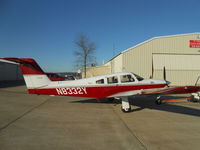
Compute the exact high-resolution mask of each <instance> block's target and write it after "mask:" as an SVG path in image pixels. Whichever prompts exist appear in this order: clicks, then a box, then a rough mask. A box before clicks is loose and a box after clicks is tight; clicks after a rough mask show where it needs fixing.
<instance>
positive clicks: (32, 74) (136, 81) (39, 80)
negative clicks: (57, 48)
mask: <svg viewBox="0 0 200 150" xmlns="http://www.w3.org/2000/svg"><path fill="white" fill-rule="evenodd" d="M1 59H5V60H9V61H14V62H17V63H19V64H20V68H21V70H22V74H23V77H24V80H25V83H26V86H27V89H28V92H29V93H30V94H39V95H40V94H44V95H59V96H76V97H87V98H96V99H101V98H120V99H121V100H122V111H123V112H129V111H131V107H130V104H129V100H128V97H129V96H133V95H138V94H142V93H143V92H145V90H148V89H158V88H163V87H165V86H167V85H168V84H169V82H168V81H165V80H158V79H143V78H142V77H140V76H138V75H136V74H133V73H128V72H123V73H114V74H107V75H102V76H97V77H92V78H85V79H79V80H71V81H51V80H49V78H48V77H47V75H46V74H45V72H44V71H43V70H42V69H41V68H40V67H39V65H38V64H37V63H36V61H35V60H34V59H31V58H1Z"/></svg>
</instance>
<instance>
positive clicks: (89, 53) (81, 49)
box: [74, 34, 96, 77]
mask: <svg viewBox="0 0 200 150" xmlns="http://www.w3.org/2000/svg"><path fill="white" fill-rule="evenodd" d="M75 45H76V46H77V47H78V49H77V50H76V51H74V55H75V56H76V57H77V61H76V64H77V66H79V67H81V68H83V71H84V77H86V67H87V66H89V65H91V64H92V62H93V59H94V52H95V50H96V44H95V43H94V42H91V41H90V40H89V38H88V37H87V36H86V35H85V34H80V35H79V36H78V38H77V39H76V40H75Z"/></svg>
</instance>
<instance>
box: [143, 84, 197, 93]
mask: <svg viewBox="0 0 200 150" xmlns="http://www.w3.org/2000/svg"><path fill="white" fill-rule="evenodd" d="M198 91H200V86H178V87H171V88H166V89H163V90H158V91H154V92H144V93H143V94H145V95H168V94H187V93H196V92H198Z"/></svg>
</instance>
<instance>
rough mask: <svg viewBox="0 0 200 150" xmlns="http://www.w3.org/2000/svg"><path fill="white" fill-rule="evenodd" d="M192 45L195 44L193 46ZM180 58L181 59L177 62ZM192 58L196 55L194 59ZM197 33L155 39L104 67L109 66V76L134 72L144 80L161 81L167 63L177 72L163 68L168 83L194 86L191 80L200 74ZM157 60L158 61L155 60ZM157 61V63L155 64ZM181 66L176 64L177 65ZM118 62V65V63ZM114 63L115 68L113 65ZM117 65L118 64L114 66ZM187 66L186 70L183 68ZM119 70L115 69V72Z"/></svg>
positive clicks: (126, 51) (199, 51) (198, 38)
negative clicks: (110, 68) (110, 70)
mask: <svg viewBox="0 0 200 150" xmlns="http://www.w3.org/2000/svg"><path fill="white" fill-rule="evenodd" d="M192 41H196V45H195V43H194V44H193V45H192ZM158 54H159V56H158ZM167 55H168V57H167V59H166V61H165V63H163V59H160V62H159V61H158V58H159V57H160V56H167ZM177 55H180V56H182V57H180V56H179V57H180V59H177ZM194 55H198V56H197V57H198V58H196V59H194V58H193V56H194ZM199 55H200V33H191V34H181V35H173V36H163V37H156V38H152V39H150V40H147V41H145V42H143V43H140V44H138V45H136V46H134V47H131V48H129V49H127V50H125V51H123V52H121V53H120V54H119V55H118V56H117V57H114V58H113V59H111V60H110V61H109V62H108V63H107V64H106V65H110V66H111V67H113V68H112V72H113V73H114V72H134V73H136V74H138V75H141V76H143V77H145V78H149V77H151V76H152V75H153V77H154V78H159V79H163V69H161V68H163V67H164V65H165V66H167V64H168V63H169V62H171V61H172V62H173V63H171V65H172V66H177V67H176V68H173V69H172V68H168V67H166V74H167V80H169V81H171V82H172V83H171V85H194V82H195V81H194V80H196V79H197V76H198V75H199V74H200V68H199V67H196V68H194V67H193V66H200V59H199ZM156 56H157V57H156ZM117 58H121V61H122V62H121V65H120V67H119V66H117V65H116V62H117ZM156 58H157V62H154V61H156V60H154V59H156ZM180 60H182V61H181V63H178V61H180ZM118 61H120V60H119V59H118ZM113 63H114V65H113ZM117 63H118V64H120V63H119V62H117ZM156 64H160V65H162V67H160V68H159V69H158V68H157V69H155V68H154V66H155V65H156ZM183 66H185V67H186V66H188V67H189V68H184V67H183ZM116 67H118V68H116Z"/></svg>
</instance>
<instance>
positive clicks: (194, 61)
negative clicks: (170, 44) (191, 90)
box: [152, 54, 200, 85]
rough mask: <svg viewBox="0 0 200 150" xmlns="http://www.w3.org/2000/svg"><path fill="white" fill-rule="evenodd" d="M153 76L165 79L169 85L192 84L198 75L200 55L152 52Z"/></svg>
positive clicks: (199, 73) (199, 71)
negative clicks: (164, 71) (164, 75)
mask: <svg viewBox="0 0 200 150" xmlns="http://www.w3.org/2000/svg"><path fill="white" fill-rule="evenodd" d="M152 66H153V77H154V78H159V79H163V74H164V73H163V70H164V69H163V68H164V67H165V70H166V79H167V80H168V81H170V82H171V85H194V84H195V82H196V79H197V77H198V76H199V75H200V55H194V54H153V65H152Z"/></svg>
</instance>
